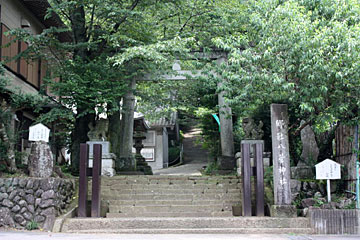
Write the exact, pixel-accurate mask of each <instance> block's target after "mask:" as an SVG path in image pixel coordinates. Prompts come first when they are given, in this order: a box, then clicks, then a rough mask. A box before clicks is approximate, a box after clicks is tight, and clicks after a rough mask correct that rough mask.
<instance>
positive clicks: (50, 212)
mask: <svg viewBox="0 0 360 240" xmlns="http://www.w3.org/2000/svg"><path fill="white" fill-rule="evenodd" d="M74 189H75V184H74V182H73V181H72V180H69V179H62V178H0V227H2V226H5V227H13V228H24V227H26V225H27V224H28V223H29V222H31V221H35V222H37V223H38V224H39V227H41V228H44V229H47V230H50V229H51V228H52V225H53V223H54V221H55V218H56V216H58V215H59V214H61V213H62V212H63V211H64V210H65V208H66V207H67V205H68V204H69V203H70V202H71V201H72V198H73V195H74V192H75V191H74Z"/></svg>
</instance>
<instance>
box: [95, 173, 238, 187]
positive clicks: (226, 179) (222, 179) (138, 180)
mask: <svg viewBox="0 0 360 240" xmlns="http://www.w3.org/2000/svg"><path fill="white" fill-rule="evenodd" d="M234 183H235V184H236V183H241V180H240V178H238V177H236V176H219V177H218V176H215V177H211V176H210V177H208V176H205V177H203V176H169V175H152V176H151V175H146V176H144V175H142V176H114V177H111V178H109V177H105V176H104V177H102V186H111V185H113V184H165V185H166V184H185V185H186V184H187V185H189V184H190V185H191V184H234Z"/></svg>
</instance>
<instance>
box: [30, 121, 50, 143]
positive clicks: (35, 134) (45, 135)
mask: <svg viewBox="0 0 360 240" xmlns="http://www.w3.org/2000/svg"><path fill="white" fill-rule="evenodd" d="M49 135H50V129H49V128H47V127H46V126H45V125H43V124H41V123H39V124H36V125H34V126H31V127H30V128H29V141H35V142H38V141H44V142H49Z"/></svg>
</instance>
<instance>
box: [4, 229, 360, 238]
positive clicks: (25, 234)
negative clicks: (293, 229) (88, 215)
mask: <svg viewBox="0 0 360 240" xmlns="http://www.w3.org/2000/svg"><path fill="white" fill-rule="evenodd" d="M0 239H1V240H47V239H57V240H95V239H96V240H100V239H101V240H106V239H111V240H245V239H246V240H249V239H251V240H342V239H346V240H359V239H360V235H336V236H333V235H326V236H325V235H284V234H282V235H277V234H274V235H270V234H261V235H260V234H211V235H210V234H161V235H159V234H64V233H49V232H41V231H1V230H0Z"/></svg>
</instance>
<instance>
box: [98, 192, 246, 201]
mask: <svg viewBox="0 0 360 240" xmlns="http://www.w3.org/2000/svg"><path fill="white" fill-rule="evenodd" d="M101 199H102V200H191V201H193V200H234V201H239V200H240V199H241V195H240V193H226V194H225V193H215V194H210V193H208V194H207V193H205V194H196V195H195V194H176V195H174V194H135V195H131V194H109V195H108V194H102V195H101Z"/></svg>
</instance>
